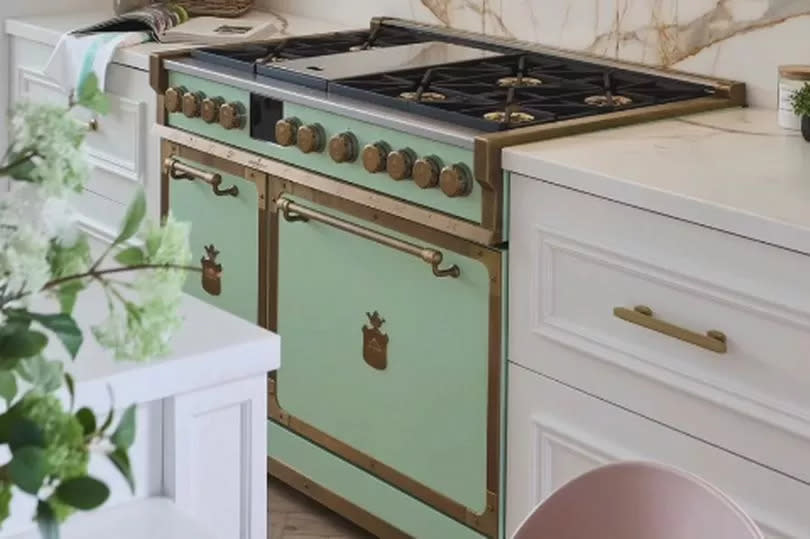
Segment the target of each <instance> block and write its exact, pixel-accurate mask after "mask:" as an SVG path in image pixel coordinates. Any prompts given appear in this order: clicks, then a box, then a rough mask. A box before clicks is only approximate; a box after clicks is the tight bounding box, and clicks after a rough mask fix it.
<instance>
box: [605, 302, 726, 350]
mask: <svg viewBox="0 0 810 539" xmlns="http://www.w3.org/2000/svg"><path fill="white" fill-rule="evenodd" d="M613 315H614V316H617V317H618V318H621V319H622V320H625V321H626V322H630V323H631V324H636V325H639V326H642V327H645V328H647V329H651V330H653V331H657V332H658V333H663V334H664V335H669V336H670V337H674V338H676V339H679V340H682V341H686V342H688V343H692V344H694V345H696V346H700V347H701V348H705V349H706V350H711V351H712V352H717V353H718V354H725V353H726V350H727V346H726V335H725V333H723V332H722V331H717V330H714V329H712V330H709V331H707V332H706V334H705V335H701V334H700V333H695V332H694V331H690V330H688V329H685V328H682V327H680V326H676V325H675V324H670V323H669V322H664V321H663V320H659V319H657V318H653V311H652V309H650V308H649V307H647V306H646V305H636V307H635V308H634V309H632V310H630V309H626V308H624V307H615V308H614V309H613Z"/></svg>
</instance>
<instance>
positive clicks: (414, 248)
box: [275, 197, 461, 278]
mask: <svg viewBox="0 0 810 539" xmlns="http://www.w3.org/2000/svg"><path fill="white" fill-rule="evenodd" d="M275 204H276V207H277V208H278V209H280V210H281V213H282V215H283V216H284V219H285V220H286V221H288V222H290V223H294V222H297V221H301V222H306V221H307V220H309V219H312V220H313V221H318V222H319V223H323V224H325V225H329V226H332V227H334V228H337V229H340V230H343V231H344V232H348V233H350V234H354V235H355V236H360V237H361V238H365V239H367V240H371V241H374V242H377V243H379V244H380V245H385V246H386V247H390V248H392V249H396V250H397V251H401V252H403V253H405V254H409V255H411V256H415V257H416V258H419V259H421V260H422V261H424V262H426V263H428V264H430V266H431V267H432V268H433V275H435V276H436V277H453V278H457V277H458V276H459V275H461V270H460V269H459V267H458V266H456V265H455V264H453V265H452V266H450V267H449V268H445V269H440V268H439V266H440V265H441V263H442V260H444V255H443V254H442V253H441V252H440V251H437V250H436V249H428V248H427V247H420V246H419V245H414V244H413V243H409V242H407V241H403V240H400V239H397V238H393V237H391V236H386V235H385V234H380V233H379V232H376V231H374V230H372V229H370V228H366V227H364V226H360V225H357V224H354V223H350V222H349V221H344V220H342V219H338V218H336V217H332V216H331V215H327V214H325V213H323V212H319V211H317V210H313V209H312V208H307V207H306V206H301V205H300V204H296V203H295V202H293V201H291V200H288V199H286V198H283V197H281V198H279V199H278V200H276V202H275Z"/></svg>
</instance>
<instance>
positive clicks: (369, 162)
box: [363, 141, 391, 174]
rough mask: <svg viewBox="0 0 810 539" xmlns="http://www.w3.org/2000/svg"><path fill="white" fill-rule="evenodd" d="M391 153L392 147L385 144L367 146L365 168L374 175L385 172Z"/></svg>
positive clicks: (364, 156)
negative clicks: (389, 153)
mask: <svg viewBox="0 0 810 539" xmlns="http://www.w3.org/2000/svg"><path fill="white" fill-rule="evenodd" d="M390 151H391V147H390V146H389V145H388V144H386V143H385V142H381V141H380V142H375V143H374V144H367V145H366V147H365V148H363V168H365V169H366V170H367V171H368V172H370V173H372V174H375V173H377V172H382V171H384V170H385V165H386V163H385V161H386V158H387V157H388V152H390Z"/></svg>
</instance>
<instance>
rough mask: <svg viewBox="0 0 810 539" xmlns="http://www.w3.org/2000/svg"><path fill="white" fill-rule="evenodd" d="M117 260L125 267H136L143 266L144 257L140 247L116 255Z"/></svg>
mask: <svg viewBox="0 0 810 539" xmlns="http://www.w3.org/2000/svg"><path fill="white" fill-rule="evenodd" d="M115 259H116V260H117V261H118V262H120V263H121V264H123V265H124V266H134V265H136V264H142V263H143V261H144V256H143V251H142V250H141V248H140V247H129V248H127V249H124V250H123V251H121V252H120V253H118V254H117V255H115Z"/></svg>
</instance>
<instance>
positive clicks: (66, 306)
mask: <svg viewBox="0 0 810 539" xmlns="http://www.w3.org/2000/svg"><path fill="white" fill-rule="evenodd" d="M83 289H84V283H82V282H81V281H80V280H78V279H76V280H75V281H70V282H67V283H65V284H63V285H62V286H60V287H59V289H58V290H57V291H56V295H57V297H58V298H59V308H60V309H61V311H62V312H63V313H64V314H70V313H72V312H73V307H75V306H76V298H77V297H78V296H79V292H81V291H82V290H83Z"/></svg>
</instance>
